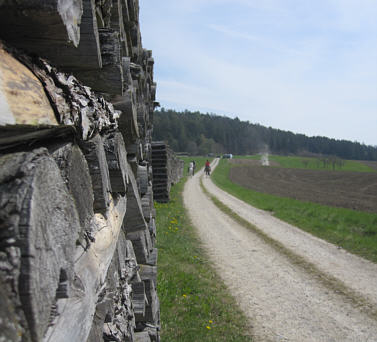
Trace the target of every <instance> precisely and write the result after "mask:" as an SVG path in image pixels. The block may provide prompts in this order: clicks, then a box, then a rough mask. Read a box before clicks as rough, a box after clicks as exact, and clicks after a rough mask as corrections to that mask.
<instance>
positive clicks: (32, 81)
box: [0, 6, 58, 125]
mask: <svg viewBox="0 0 377 342" xmlns="http://www.w3.org/2000/svg"><path fill="white" fill-rule="evenodd" d="M0 8H1V6H0ZM0 12H1V9H0ZM0 21H1V20H0ZM0 60H1V63H0V108H1V112H0V125H6V124H33V125H42V124H43V125H57V124H58V122H57V121H56V118H55V113H54V110H53V108H52V107H51V105H50V102H49V100H48V98H47V96H46V93H45V91H44V88H43V85H42V83H41V82H40V81H39V80H38V79H37V77H35V75H34V74H33V73H32V72H31V71H30V70H29V69H28V68H27V67H26V66H24V65H23V64H22V63H20V62H19V61H18V60H17V59H16V58H14V57H13V56H12V54H10V53H9V52H8V51H7V50H6V48H5V47H4V45H3V44H2V43H1V42H0ZM15 70H17V72H15Z"/></svg>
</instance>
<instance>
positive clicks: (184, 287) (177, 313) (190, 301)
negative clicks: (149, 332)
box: [155, 159, 251, 342]
mask: <svg viewBox="0 0 377 342" xmlns="http://www.w3.org/2000/svg"><path fill="white" fill-rule="evenodd" d="M190 160H191V159H190ZM204 160H205V159H204ZM183 186H184V180H183V181H181V182H179V183H178V184H176V185H174V186H173V187H172V190H171V194H170V196H171V200H170V202H169V203H167V204H160V203H155V206H156V210H157V227H158V231H157V247H158V248H159V257H158V284H157V287H158V295H159V298H160V303H161V339H162V340H163V341H166V342H173V341H179V342H194V341H201V342H210V341H211V342H215V341H234V342H244V341H245V342H246V341H251V337H250V327H249V326H248V321H247V318H246V317H245V316H244V314H243V313H242V312H241V311H240V309H239V308H238V306H237V305H236V303H235V300H234V298H233V297H231V296H230V294H229V293H228V291H227V289H226V287H225V285H224V284H223V283H222V281H221V279H220V278H219V276H218V275H217V274H216V273H215V271H214V269H213V267H212V266H211V264H210V262H209V261H208V259H207V255H206V254H205V252H204V250H203V248H202V246H201V243H200V241H199V238H198V237H197V235H196V232H195V230H194V228H193V227H192V224H191V222H190V220H189V218H188V216H187V214H186V213H185V210H184V207H183V200H182V191H183Z"/></svg>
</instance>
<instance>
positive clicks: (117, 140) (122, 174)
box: [104, 133, 129, 195]
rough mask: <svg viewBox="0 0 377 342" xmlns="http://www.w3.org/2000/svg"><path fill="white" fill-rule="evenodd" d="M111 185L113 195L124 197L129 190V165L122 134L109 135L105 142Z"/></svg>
mask: <svg viewBox="0 0 377 342" xmlns="http://www.w3.org/2000/svg"><path fill="white" fill-rule="evenodd" d="M104 147H105V151H106V159H107V165H108V167H109V174H110V183H111V189H112V192H113V193H119V194H121V195H124V194H125V193H126V190H127V183H128V182H129V179H128V178H129V177H128V172H129V171H128V164H127V152H126V147H125V145H124V141H123V137H122V135H121V134H120V133H113V134H111V135H108V136H107V137H106V138H105V140H104Z"/></svg>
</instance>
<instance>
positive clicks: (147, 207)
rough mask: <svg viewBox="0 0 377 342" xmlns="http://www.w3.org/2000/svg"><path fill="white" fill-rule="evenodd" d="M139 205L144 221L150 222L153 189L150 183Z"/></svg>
mask: <svg viewBox="0 0 377 342" xmlns="http://www.w3.org/2000/svg"><path fill="white" fill-rule="evenodd" d="M141 205H142V208H143V215H144V218H145V221H146V222H150V221H151V218H152V210H153V190H152V185H149V186H148V187H147V192H146V194H145V195H144V196H143V197H142V198H141Z"/></svg>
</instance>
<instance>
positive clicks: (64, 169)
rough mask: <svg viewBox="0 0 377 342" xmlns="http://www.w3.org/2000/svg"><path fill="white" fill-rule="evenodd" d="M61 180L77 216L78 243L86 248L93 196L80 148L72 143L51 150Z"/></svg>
mask: <svg viewBox="0 0 377 342" xmlns="http://www.w3.org/2000/svg"><path fill="white" fill-rule="evenodd" d="M52 150H53V151H51V152H52V156H53V157H54V159H55V161H56V163H57V165H58V166H59V169H60V171H61V174H62V176H63V179H64V180H65V183H66V185H67V187H68V190H69V192H70V193H71V195H72V197H73V199H74V203H75V206H76V209H77V212H78V215H79V220H80V225H81V230H80V234H79V239H80V243H82V244H83V245H84V246H86V245H87V244H88V243H89V242H90V239H91V237H92V234H93V232H91V231H90V224H91V221H92V218H93V215H94V212H93V203H94V195H93V188H92V182H91V177H90V173H89V168H88V164H87V162H86V159H85V157H84V155H83V154H82V152H81V150H80V148H79V147H78V146H77V145H73V144H72V143H68V144H65V145H63V146H59V147H54V148H53V149H52Z"/></svg>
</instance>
